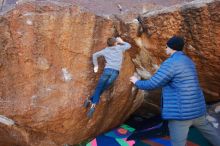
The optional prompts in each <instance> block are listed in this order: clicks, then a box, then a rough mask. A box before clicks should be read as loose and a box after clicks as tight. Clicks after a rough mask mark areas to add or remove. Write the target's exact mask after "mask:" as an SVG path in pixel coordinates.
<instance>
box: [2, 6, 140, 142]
mask: <svg viewBox="0 0 220 146" xmlns="http://www.w3.org/2000/svg"><path fill="white" fill-rule="evenodd" d="M113 28H114V27H113V21H112V20H110V19H105V18H102V17H97V16H95V15H94V14H91V13H89V12H84V11H82V10H81V9H80V8H79V7H76V6H72V5H63V3H61V4H60V3H47V2H38V3H34V2H31V3H25V4H23V5H18V6H16V8H15V9H12V10H11V11H9V12H7V13H5V14H4V15H2V16H1V17H0V68H1V70H0V83H1V84H0V86H1V88H0V104H1V106H0V115H2V116H4V117H1V118H0V122H1V123H0V126H1V128H0V129H1V130H0V135H1V136H0V145H4V146H7V145H13V144H16V145H22V146H25V145H33V146H49V145H63V144H65V143H69V144H77V143H79V142H81V141H83V140H85V139H87V138H89V137H93V136H96V135H97V134H100V133H101V132H103V131H106V130H108V129H110V128H113V127H115V126H117V125H118V124H120V123H121V122H123V121H124V120H125V119H126V118H127V117H128V116H129V115H130V114H131V113H132V112H133V111H134V110H135V109H136V108H137V107H138V103H139V104H140V103H141V101H140V102H138V101H135V98H131V97H130V95H131V87H132V84H131V83H129V77H130V76H131V75H132V74H133V72H134V65H133V64H132V61H131V58H130V57H129V53H125V59H124V64H123V65H122V66H123V67H122V70H121V72H120V75H119V78H118V79H117V81H116V82H115V84H114V87H113V88H112V89H110V91H107V92H105V93H104V94H103V96H102V97H101V98H102V99H101V102H100V104H99V106H98V107H97V109H96V112H95V114H94V117H93V118H92V119H90V120H89V119H88V118H87V117H86V112H87V111H86V109H84V108H83V107H82V103H83V101H84V99H85V98H86V97H88V96H89V95H91V94H92V92H93V89H94V88H95V85H96V82H97V80H98V78H99V76H100V74H101V72H102V67H103V66H104V61H103V60H102V59H100V60H99V61H100V62H99V63H100V64H101V65H100V71H99V72H98V74H95V73H93V66H92V62H91V59H92V58H91V56H92V54H93V53H94V52H96V51H98V50H101V49H102V48H104V47H105V46H106V40H107V38H108V37H111V36H112V35H113V33H114V29H113ZM132 49H133V48H132ZM106 97H110V98H111V100H110V101H108V102H107V101H106ZM134 101H135V102H137V104H134ZM6 118H8V119H6ZM10 120H12V123H11V124H12V126H7V125H4V124H2V123H4V121H6V123H7V121H8V124H9V125H10V122H9V121H10Z"/></svg>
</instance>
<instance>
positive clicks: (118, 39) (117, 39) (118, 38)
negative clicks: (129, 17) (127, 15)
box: [116, 37, 124, 44]
mask: <svg viewBox="0 0 220 146" xmlns="http://www.w3.org/2000/svg"><path fill="white" fill-rule="evenodd" d="M116 41H117V42H118V43H122V44H123V43H124V41H123V40H122V38H121V37H117V38H116Z"/></svg>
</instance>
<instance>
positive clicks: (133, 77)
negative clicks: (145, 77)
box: [130, 76, 138, 84]
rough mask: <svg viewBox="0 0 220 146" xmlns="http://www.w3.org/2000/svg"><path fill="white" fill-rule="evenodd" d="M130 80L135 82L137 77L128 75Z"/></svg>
mask: <svg viewBox="0 0 220 146" xmlns="http://www.w3.org/2000/svg"><path fill="white" fill-rule="evenodd" d="M130 81H131V82H132V83H133V84H135V83H136V82H137V81H138V78H137V77H136V76H132V77H130Z"/></svg>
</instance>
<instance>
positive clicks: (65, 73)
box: [62, 68, 72, 82]
mask: <svg viewBox="0 0 220 146" xmlns="http://www.w3.org/2000/svg"><path fill="white" fill-rule="evenodd" d="M62 73H63V80H64V81H65V82H68V81H71V80H72V75H71V74H70V73H69V72H68V71H67V68H62Z"/></svg>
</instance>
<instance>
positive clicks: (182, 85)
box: [135, 51, 206, 120]
mask: <svg viewBox="0 0 220 146" xmlns="http://www.w3.org/2000/svg"><path fill="white" fill-rule="evenodd" d="M135 85H136V86H137V87H138V88H139V89H142V90H152V89H156V88H160V87H162V88H163V89H162V117H163V118H164V119H175V120H188V119H194V118H197V117H200V116H202V115H204V114H205V113H206V105H205V99H204V95H203V92H202V90H201V88H200V85H199V81H198V76H197V71H196V68H195V65H194V63H193V62H192V60H191V59H190V58H189V57H187V56H186V55H185V54H184V53H183V52H182V51H177V52H175V53H174V54H173V55H172V56H170V57H169V58H168V59H167V60H166V61H164V62H163V63H162V64H161V66H160V68H159V70H158V71H157V72H156V73H155V74H154V75H153V76H152V77H151V78H150V79H149V80H139V81H137V82H136V83H135Z"/></svg>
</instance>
